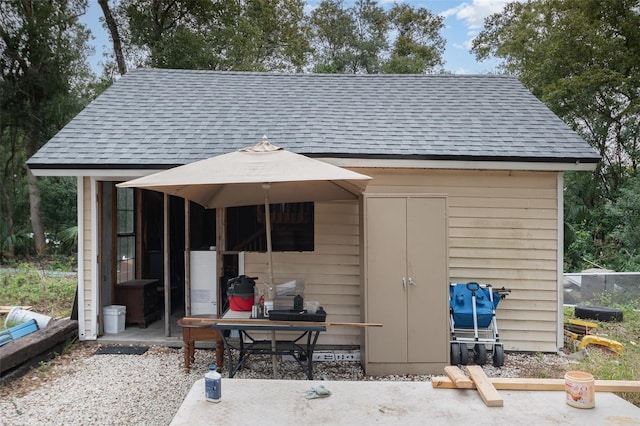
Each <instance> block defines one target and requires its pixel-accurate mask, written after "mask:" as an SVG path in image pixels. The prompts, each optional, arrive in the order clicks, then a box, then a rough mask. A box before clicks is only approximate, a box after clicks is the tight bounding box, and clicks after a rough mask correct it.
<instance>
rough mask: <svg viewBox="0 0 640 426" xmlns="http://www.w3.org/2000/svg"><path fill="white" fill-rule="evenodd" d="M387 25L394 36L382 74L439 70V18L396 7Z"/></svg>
mask: <svg viewBox="0 0 640 426" xmlns="http://www.w3.org/2000/svg"><path fill="white" fill-rule="evenodd" d="M389 21H390V22H391V27H392V28H393V29H394V30H395V31H396V32H397V33H398V36H397V37H396V40H395V42H394V44H393V49H392V51H391V58H390V59H389V60H388V61H387V63H386V64H385V66H384V72H386V73H397V74H421V73H425V72H429V71H431V70H433V69H436V68H437V67H442V65H443V64H444V62H443V60H442V54H443V53H444V45H445V40H444V39H443V38H442V37H441V36H440V31H441V30H442V29H443V28H444V21H443V18H442V17H441V16H437V15H434V14H432V13H431V12H429V11H428V10H427V9H425V8H418V9H415V8H412V7H411V6H409V5H407V4H397V3H396V4H395V5H394V6H393V8H392V9H391V10H390V11H389Z"/></svg>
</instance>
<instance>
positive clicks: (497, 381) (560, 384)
mask: <svg viewBox="0 0 640 426" xmlns="http://www.w3.org/2000/svg"><path fill="white" fill-rule="evenodd" d="M489 381H490V382H491V384H492V385H493V386H494V387H495V388H496V389H497V390H527V391H564V389H565V387H564V379H532V378H506V377H491V378H489ZM431 383H432V385H433V388H434V389H457V388H458V387H457V386H456V383H455V382H454V381H453V380H451V379H450V378H449V377H444V376H438V377H432V378H431ZM473 387H475V384H474V385H473ZM595 390H596V392H640V380H636V381H634V380H596V381H595Z"/></svg>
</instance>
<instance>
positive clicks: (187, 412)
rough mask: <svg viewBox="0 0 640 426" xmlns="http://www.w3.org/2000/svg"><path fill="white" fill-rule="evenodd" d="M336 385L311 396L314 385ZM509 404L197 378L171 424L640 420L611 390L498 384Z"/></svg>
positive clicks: (383, 388) (372, 387)
mask: <svg viewBox="0 0 640 426" xmlns="http://www.w3.org/2000/svg"><path fill="white" fill-rule="evenodd" d="M317 385H323V386H324V387H325V388H327V389H329V390H330V391H331V392H332V395H331V396H329V397H327V398H320V399H306V397H305V395H306V391H307V390H308V389H310V388H311V387H312V386H317ZM499 392H500V395H501V396H502V397H503V398H504V407H487V406H485V405H484V403H483V402H482V399H481V398H480V395H479V394H478V392H477V391H476V390H475V389H464V390H462V389H433V388H432V386H431V383H430V382H359V381H345V382H338V381H317V380H314V381H302V380H256V379H223V380H222V401H220V402H219V403H211V402H207V401H206V400H205V399H204V379H201V380H198V381H197V382H196V383H195V384H194V385H193V387H192V388H191V391H190V392H189V394H188V395H187V397H186V398H185V400H184V402H183V403H182V406H181V407H180V409H179V410H178V412H177V413H176V415H175V417H174V418H173V421H172V422H171V425H174V426H178V425H191V426H193V425H234V426H236V425H240V424H260V425H272V424H277V425H297V426H299V425H300V424H319V425H323V424H324V425H357V424H360V425H369V424H374V423H375V424H377V425H398V424H402V425H424V424H429V425H445V424H447V425H448V424H473V425H496V424H523V425H524V424H535V425H547V424H553V425H585V424H590V425H593V424H598V425H640V408H638V407H635V406H634V405H633V404H630V403H629V402H627V401H625V400H623V399H622V398H619V397H618V396H616V395H614V394H612V393H603V392H598V393H596V406H595V408H592V409H588V410H585V409H579V408H574V407H571V406H569V405H567V404H566V402H565V393H564V392H559V391H504V390H502V391H499Z"/></svg>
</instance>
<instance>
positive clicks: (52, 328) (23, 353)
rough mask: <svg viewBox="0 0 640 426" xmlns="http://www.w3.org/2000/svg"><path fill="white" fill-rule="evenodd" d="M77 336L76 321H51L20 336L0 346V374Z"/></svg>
mask: <svg viewBox="0 0 640 426" xmlns="http://www.w3.org/2000/svg"><path fill="white" fill-rule="evenodd" d="M77 336H78V321H75V320H59V321H53V322H52V323H51V325H49V326H48V327H47V328H43V329H41V330H38V331H36V332H34V333H31V334H29V335H27V336H24V337H21V338H19V339H17V340H14V341H13V342H11V343H8V344H6V345H4V346H1V347H0V360H2V362H0V374H4V373H5V372H6V371H8V370H11V369H13V368H14V367H17V366H19V365H21V364H22V363H24V362H27V361H29V360H30V359H32V358H34V357H36V356H38V355H40V354H42V353H45V352H47V351H48V350H50V349H51V348H53V347H54V346H56V345H58V344H61V343H63V342H65V341H68V340H70V339H74V338H76V337H77Z"/></svg>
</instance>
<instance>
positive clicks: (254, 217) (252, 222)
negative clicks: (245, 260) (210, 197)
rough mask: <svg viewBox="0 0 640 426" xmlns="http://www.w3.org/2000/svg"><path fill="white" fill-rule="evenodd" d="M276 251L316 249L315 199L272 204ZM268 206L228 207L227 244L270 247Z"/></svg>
mask: <svg viewBox="0 0 640 426" xmlns="http://www.w3.org/2000/svg"><path fill="white" fill-rule="evenodd" d="M270 215H271V245H272V248H273V251H313V249H314V205H313V203H281V204H271V206H270ZM265 228H266V227H265V211H264V206H263V205H261V206H248V207H232V208H229V209H227V248H228V249H229V250H232V251H259V252H264V251H267V238H266V235H265Z"/></svg>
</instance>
